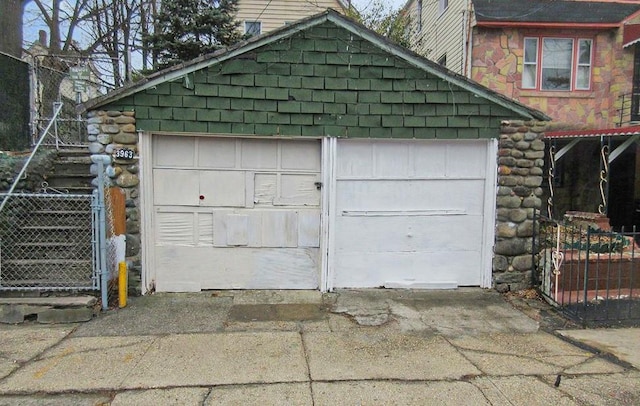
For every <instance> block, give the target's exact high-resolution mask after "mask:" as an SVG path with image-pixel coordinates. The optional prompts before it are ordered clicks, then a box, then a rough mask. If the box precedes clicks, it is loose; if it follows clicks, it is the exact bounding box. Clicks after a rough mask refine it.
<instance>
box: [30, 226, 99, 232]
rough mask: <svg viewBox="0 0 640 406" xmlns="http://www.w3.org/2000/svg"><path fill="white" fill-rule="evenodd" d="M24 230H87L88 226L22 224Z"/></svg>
mask: <svg viewBox="0 0 640 406" xmlns="http://www.w3.org/2000/svg"><path fill="white" fill-rule="evenodd" d="M20 228H21V229H23V230H60V231H69V230H86V229H87V227H83V226H60V225H56V226H20Z"/></svg>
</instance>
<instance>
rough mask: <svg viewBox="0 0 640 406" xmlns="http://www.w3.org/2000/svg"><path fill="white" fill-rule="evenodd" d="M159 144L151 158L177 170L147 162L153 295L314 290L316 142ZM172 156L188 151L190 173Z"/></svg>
mask: <svg viewBox="0 0 640 406" xmlns="http://www.w3.org/2000/svg"><path fill="white" fill-rule="evenodd" d="M163 137H164V136H162V137H154V143H155V144H154V152H155V151H158V156H159V157H160V159H159V161H161V162H162V163H163V164H165V165H168V166H174V167H171V168H165V167H161V168H159V167H158V166H159V165H158V164H156V163H157V162H158V159H154V161H153V162H154V164H156V165H155V166H156V167H155V168H154V172H153V175H154V179H153V181H154V189H155V190H154V224H155V227H156V228H157V230H158V231H156V235H155V241H154V249H155V253H154V256H155V258H154V260H155V261H154V262H155V263H156V265H159V269H158V270H157V271H156V278H157V280H156V288H157V289H158V290H159V291H161V290H200V289H226V288H229V289H230V288H238V289H280V288H285V289H286V288H291V289H294V288H295V289H315V288H317V287H318V283H319V282H318V281H319V278H320V275H319V258H320V255H319V248H318V247H319V246H320V207H319V206H320V191H319V190H318V189H317V188H316V186H315V182H316V181H317V180H318V179H319V178H320V176H319V175H320V142H319V141H317V140H313V141H284V140H271V139H269V140H266V139H263V140H257V139H232V138H208V137H168V141H167V142H164V138H163ZM156 141H157V143H156ZM171 150H173V151H184V154H186V153H187V151H191V153H192V155H190V156H189V158H188V160H189V167H188V168H186V167H185V165H184V164H183V163H182V162H181V161H180V160H177V159H173V158H172V155H171V153H172V151H171ZM193 154H195V156H196V158H197V159H193ZM194 161H195V162H194ZM305 206H307V207H309V208H308V209H306V208H305Z"/></svg>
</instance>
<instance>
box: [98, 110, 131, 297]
mask: <svg viewBox="0 0 640 406" xmlns="http://www.w3.org/2000/svg"><path fill="white" fill-rule="evenodd" d="M87 121H88V126H87V127H88V133H89V152H90V153H91V155H106V156H108V157H109V158H108V161H109V162H110V164H109V165H108V166H107V167H106V168H105V172H106V178H107V182H108V183H109V186H118V187H120V188H122V189H123V190H124V191H125V199H126V203H125V204H126V220H127V232H126V254H125V255H126V261H127V268H128V270H129V293H130V294H132V295H139V294H140V292H141V288H142V280H141V268H142V267H141V261H140V200H139V183H140V179H139V177H138V172H139V165H138V158H137V156H138V134H137V132H136V119H135V113H134V112H133V111H89V112H88V113H87ZM120 148H126V149H130V150H133V151H134V152H135V156H136V158H134V159H131V160H130V159H126V160H121V159H116V158H114V157H113V153H114V151H116V150H117V149H120ZM91 173H93V174H94V175H97V174H98V168H97V165H96V164H93V165H92V166H91ZM94 185H95V186H97V180H94Z"/></svg>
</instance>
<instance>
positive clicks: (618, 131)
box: [544, 125, 640, 138]
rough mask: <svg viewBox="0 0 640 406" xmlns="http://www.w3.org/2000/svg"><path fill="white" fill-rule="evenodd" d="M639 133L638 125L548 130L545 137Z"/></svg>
mask: <svg viewBox="0 0 640 406" xmlns="http://www.w3.org/2000/svg"><path fill="white" fill-rule="evenodd" d="M638 134H640V125H634V126H631V127H622V128H606V129H602V130H582V131H548V132H546V133H545V134H544V137H545V138H589V137H614V136H631V135H638Z"/></svg>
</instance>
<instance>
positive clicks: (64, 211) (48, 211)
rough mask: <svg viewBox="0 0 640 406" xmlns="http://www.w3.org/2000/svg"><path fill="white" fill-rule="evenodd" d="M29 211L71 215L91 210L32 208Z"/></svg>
mask: <svg viewBox="0 0 640 406" xmlns="http://www.w3.org/2000/svg"><path fill="white" fill-rule="evenodd" d="M31 213H32V214H56V215H72V214H87V213H91V210H34V211H32V212H31Z"/></svg>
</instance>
